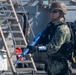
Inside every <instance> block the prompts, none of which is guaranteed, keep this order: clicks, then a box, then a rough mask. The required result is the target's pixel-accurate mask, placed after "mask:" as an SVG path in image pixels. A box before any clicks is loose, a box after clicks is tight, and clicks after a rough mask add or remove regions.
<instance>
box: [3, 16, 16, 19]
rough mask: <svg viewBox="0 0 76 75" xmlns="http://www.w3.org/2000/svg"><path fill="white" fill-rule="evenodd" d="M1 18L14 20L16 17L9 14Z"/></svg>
mask: <svg viewBox="0 0 76 75" xmlns="http://www.w3.org/2000/svg"><path fill="white" fill-rule="evenodd" d="M2 19H8V20H15V19H16V18H15V17H11V16H10V17H3V18H2Z"/></svg>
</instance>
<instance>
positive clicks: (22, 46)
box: [8, 45, 26, 48]
mask: <svg viewBox="0 0 76 75" xmlns="http://www.w3.org/2000/svg"><path fill="white" fill-rule="evenodd" d="M8 47H9V48H11V47H15V48H17V47H21V48H26V46H25V45H8Z"/></svg>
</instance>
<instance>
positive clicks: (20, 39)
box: [6, 38, 23, 41]
mask: <svg viewBox="0 0 76 75" xmlns="http://www.w3.org/2000/svg"><path fill="white" fill-rule="evenodd" d="M14 39H15V40H16V41H18V40H19V41H22V40H23V38H14ZM8 40H13V38H6V41H8Z"/></svg>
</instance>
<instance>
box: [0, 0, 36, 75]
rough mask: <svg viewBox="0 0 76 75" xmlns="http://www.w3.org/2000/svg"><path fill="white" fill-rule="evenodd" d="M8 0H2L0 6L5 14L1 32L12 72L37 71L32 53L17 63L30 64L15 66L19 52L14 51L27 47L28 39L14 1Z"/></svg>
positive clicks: (0, 28) (2, 18)
mask: <svg viewBox="0 0 76 75" xmlns="http://www.w3.org/2000/svg"><path fill="white" fill-rule="evenodd" d="M8 1H9V3H8V2H6V3H3V2H1V1H0V8H2V9H1V11H0V13H2V14H3V17H1V18H0V19H1V20H2V22H1V27H0V34H1V38H2V40H3V43H4V45H3V46H4V48H5V50H6V51H7V57H8V60H9V64H10V68H11V69H12V73H13V75H15V74H17V73H18V72H21V71H24V72H27V71H28V72H29V71H31V72H34V71H37V69H36V66H35V63H34V60H33V57H32V55H31V54H27V55H25V57H24V58H25V60H23V61H19V62H18V63H17V65H18V64H21V65H26V64H27V65H28V66H27V67H25V66H23V67H21V68H19V67H18V66H16V67H15V66H14V65H13V63H14V61H16V60H17V58H16V56H17V54H15V53H14V50H15V49H16V48H17V47H20V48H22V49H25V48H26V46H27V41H26V37H25V36H24V34H23V31H22V28H21V25H20V22H19V19H18V16H17V14H16V11H15V8H14V6H13V2H12V0H8ZM4 7H6V9H4ZM11 52H12V54H11ZM19 55H21V54H19ZM14 57H15V58H14ZM9 70H10V69H9ZM18 74H19V73H18ZM18 74H17V75H18Z"/></svg>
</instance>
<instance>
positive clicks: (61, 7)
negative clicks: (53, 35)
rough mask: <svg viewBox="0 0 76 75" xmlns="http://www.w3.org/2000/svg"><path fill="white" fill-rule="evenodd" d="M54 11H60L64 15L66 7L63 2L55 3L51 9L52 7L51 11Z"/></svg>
mask: <svg viewBox="0 0 76 75" xmlns="http://www.w3.org/2000/svg"><path fill="white" fill-rule="evenodd" d="M53 9H55V10H56V9H58V10H61V11H62V12H63V13H64V14H65V13H66V11H67V10H66V5H65V3H63V2H53V3H52V5H51V7H50V10H53Z"/></svg>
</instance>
